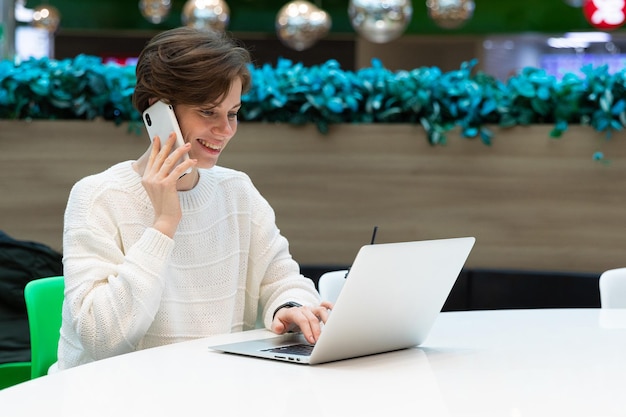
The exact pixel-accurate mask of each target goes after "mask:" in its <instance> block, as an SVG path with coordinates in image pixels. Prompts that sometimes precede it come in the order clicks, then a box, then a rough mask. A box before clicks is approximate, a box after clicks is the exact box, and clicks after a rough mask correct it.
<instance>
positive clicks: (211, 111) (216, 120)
mask: <svg viewBox="0 0 626 417" xmlns="http://www.w3.org/2000/svg"><path fill="white" fill-rule="evenodd" d="M240 107H241V80H240V79H239V78H236V79H235V80H234V81H233V83H232V85H231V87H230V90H229V91H228V93H227V95H226V97H225V98H224V100H222V102H221V103H220V104H219V105H217V106H215V105H213V104H206V105H204V106H189V105H183V104H180V105H177V106H176V107H175V112H176V118H177V119H178V124H179V125H180V130H181V132H182V134H183V138H184V140H185V142H189V143H191V150H190V151H189V157H190V158H192V159H197V160H198V165H197V166H198V167H199V168H212V167H213V166H215V165H216V164H217V159H218V158H219V156H220V154H221V153H222V151H223V150H224V148H226V145H227V144H228V142H229V141H230V139H231V138H232V137H233V136H234V135H235V133H236V132H237V112H238V111H239V108H240Z"/></svg>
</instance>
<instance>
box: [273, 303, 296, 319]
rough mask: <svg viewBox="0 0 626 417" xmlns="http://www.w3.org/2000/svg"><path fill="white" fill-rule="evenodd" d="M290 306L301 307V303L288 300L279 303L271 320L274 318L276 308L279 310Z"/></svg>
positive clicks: (276, 311) (275, 311)
mask: <svg viewBox="0 0 626 417" xmlns="http://www.w3.org/2000/svg"><path fill="white" fill-rule="evenodd" d="M291 307H302V304H299V303H296V302H295V301H289V302H287V303H285V304H281V305H279V306H278V308H277V309H276V310H274V315H273V316H272V320H274V317H276V313H278V310H280V309H281V308H291Z"/></svg>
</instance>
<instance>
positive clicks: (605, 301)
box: [599, 268, 626, 308]
mask: <svg viewBox="0 0 626 417" xmlns="http://www.w3.org/2000/svg"><path fill="white" fill-rule="evenodd" d="M599 286H600V305H601V306H602V308H626V268H617V269H609V270H608V271H604V272H603V273H602V275H600V282H599Z"/></svg>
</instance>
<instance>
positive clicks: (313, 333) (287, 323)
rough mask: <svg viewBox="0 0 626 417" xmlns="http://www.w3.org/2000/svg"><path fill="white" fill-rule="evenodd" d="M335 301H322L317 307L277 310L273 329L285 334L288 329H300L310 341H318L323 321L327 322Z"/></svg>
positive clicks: (275, 331)
mask: <svg viewBox="0 0 626 417" xmlns="http://www.w3.org/2000/svg"><path fill="white" fill-rule="evenodd" d="M332 308H333V303H331V302H329V301H322V303H321V304H320V305H319V306H316V307H308V306H302V307H290V308H281V309H280V310H278V311H277V312H276V316H274V321H272V331H273V332H274V333H277V334H283V333H285V332H288V331H294V330H299V331H300V332H301V333H302V334H303V335H304V337H305V338H306V340H307V341H309V343H315V342H317V339H318V338H319V337H320V334H321V332H322V326H321V323H326V320H328V315H329V313H330V310H332Z"/></svg>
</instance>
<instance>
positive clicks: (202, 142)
mask: <svg viewBox="0 0 626 417" xmlns="http://www.w3.org/2000/svg"><path fill="white" fill-rule="evenodd" d="M198 143H200V145H202V146H204V147H205V148H207V149H211V150H212V151H221V150H222V147H221V146H218V145H213V144H211V143H209V142H207V141H205V140H202V139H198Z"/></svg>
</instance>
